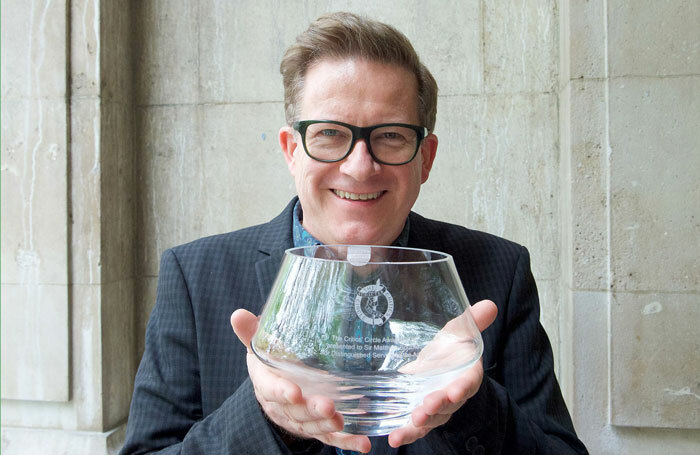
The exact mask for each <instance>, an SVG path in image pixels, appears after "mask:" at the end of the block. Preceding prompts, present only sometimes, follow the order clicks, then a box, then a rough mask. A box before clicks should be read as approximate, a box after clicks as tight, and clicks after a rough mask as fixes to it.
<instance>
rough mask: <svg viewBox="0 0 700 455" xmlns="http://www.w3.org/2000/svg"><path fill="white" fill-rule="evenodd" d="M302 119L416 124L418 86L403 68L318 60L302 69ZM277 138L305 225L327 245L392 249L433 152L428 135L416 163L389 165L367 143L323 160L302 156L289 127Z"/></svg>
mask: <svg viewBox="0 0 700 455" xmlns="http://www.w3.org/2000/svg"><path fill="white" fill-rule="evenodd" d="M300 120H336V121H341V122H345V123H350V124H352V125H356V126H370V125H376V124H379V123H394V122H396V123H410V124H414V125H418V124H419V121H418V84H417V81H416V78H415V76H414V75H413V73H411V72H410V71H408V70H406V69H404V68H400V67H396V66H392V65H386V64H382V63H377V62H370V61H366V60H360V59H347V60H322V61H320V62H318V63H316V64H314V65H313V66H312V67H310V68H309V69H308V70H307V72H306V76H305V81H304V90H303V93H302V96H301V109H300ZM279 139H280V144H281V146H282V149H283V151H284V154H285V159H286V160H287V165H288V167H289V171H290V172H291V174H292V175H293V176H294V180H295V183H296V189H297V194H298V195H299V200H300V201H301V205H302V207H303V209H304V219H303V221H302V224H303V225H304V227H305V228H306V229H307V230H308V231H309V232H310V233H311V234H312V235H313V236H314V237H316V238H317V239H318V240H320V241H321V242H323V243H326V244H334V243H347V244H368V245H388V244H391V243H392V242H393V241H394V240H395V239H396V238H397V237H398V235H399V234H400V233H401V230H402V229H403V225H404V222H405V221H406V217H407V216H408V212H409V211H410V210H411V207H413V204H414V202H415V201H416V198H417V197H418V192H419V190H420V186H421V184H422V183H423V182H425V181H426V180H427V179H428V174H429V173H430V168H431V166H432V163H433V159H434V158H435V151H436V149H437V137H436V136H435V135H432V134H431V135H429V136H428V137H427V138H425V139H424V140H423V143H422V145H421V148H420V150H419V153H418V154H417V155H416V157H415V158H414V159H413V161H411V162H410V163H408V164H404V165H401V166H389V165H383V164H379V163H376V162H375V161H374V160H373V159H372V157H371V156H370V154H369V152H368V150H367V145H366V144H365V142H364V141H357V142H356V143H355V146H354V148H353V150H352V152H351V153H350V155H349V156H348V157H347V158H345V159H344V160H342V161H339V162H336V163H322V162H319V161H315V160H313V159H312V158H310V157H309V156H308V155H306V153H305V152H304V148H303V145H302V143H301V137H300V136H299V133H297V132H295V131H294V130H293V129H292V128H291V127H283V128H282V129H281V130H280V135H279ZM360 197H362V199H361V198H360Z"/></svg>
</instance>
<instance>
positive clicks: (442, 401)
mask: <svg viewBox="0 0 700 455" xmlns="http://www.w3.org/2000/svg"><path fill="white" fill-rule="evenodd" d="M449 402H450V400H449V398H448V397H447V393H446V392H445V391H444V390H436V391H435V392H432V393H430V394H428V395H427V396H426V397H425V398H424V399H423V404H422V405H421V406H420V407H419V408H417V409H420V410H421V411H422V412H423V413H425V414H427V415H435V414H438V413H439V412H441V410H442V408H443V407H444V406H445V405H446V404H447V403H449ZM414 423H415V422H414ZM416 426H420V425H416Z"/></svg>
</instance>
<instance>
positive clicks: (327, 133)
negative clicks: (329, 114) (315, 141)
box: [320, 128, 338, 136]
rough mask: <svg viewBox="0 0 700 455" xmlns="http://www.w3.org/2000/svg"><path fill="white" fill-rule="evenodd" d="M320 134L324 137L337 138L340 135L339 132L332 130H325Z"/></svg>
mask: <svg viewBox="0 0 700 455" xmlns="http://www.w3.org/2000/svg"><path fill="white" fill-rule="evenodd" d="M320 134H321V135H322V136H337V135H338V130H332V129H328V128H327V129H325V130H321V132H320Z"/></svg>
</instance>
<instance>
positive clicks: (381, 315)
mask: <svg viewBox="0 0 700 455" xmlns="http://www.w3.org/2000/svg"><path fill="white" fill-rule="evenodd" d="M393 312H394V298H393V297H392V296H391V293H390V292H389V291H388V290H387V288H386V286H384V285H383V284H382V282H381V281H380V280H377V283H376V284H369V285H367V286H365V287H362V288H358V289H357V296H356V297H355V313H356V314H357V317H359V318H360V319H361V320H362V321H364V322H366V323H367V324H370V325H383V324H384V323H385V322H386V321H388V320H389V318H390V317H391V314H392V313H393Z"/></svg>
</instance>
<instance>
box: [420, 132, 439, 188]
mask: <svg viewBox="0 0 700 455" xmlns="http://www.w3.org/2000/svg"><path fill="white" fill-rule="evenodd" d="M437 146H438V138H437V136H436V135H434V134H432V133H431V134H429V135H427V136H426V137H425V139H423V143H422V144H421V146H420V154H421V158H422V160H421V170H420V171H421V174H420V176H421V180H420V182H421V183H425V182H426V181H427V180H428V176H429V175H430V170H431V169H432V168H433V161H435V154H436V153H437Z"/></svg>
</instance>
